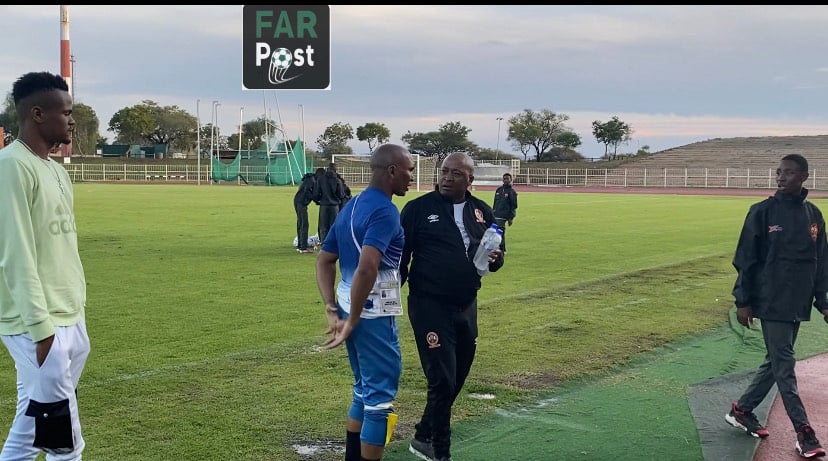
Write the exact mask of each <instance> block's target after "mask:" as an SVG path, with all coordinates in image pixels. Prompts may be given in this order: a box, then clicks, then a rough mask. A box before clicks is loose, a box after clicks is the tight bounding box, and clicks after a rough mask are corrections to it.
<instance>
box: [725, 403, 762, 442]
mask: <svg viewBox="0 0 828 461" xmlns="http://www.w3.org/2000/svg"><path fill="white" fill-rule="evenodd" d="M725 421H727V422H728V423H730V425H731V426H733V427H737V428H739V429H742V430H744V431H745V432H747V433H748V434H750V435H752V436H754V437H759V438H761V439H764V438H765V437H767V436H769V435H770V433H769V432H768V430H767V429H765V426H762V425H761V424H759V418H757V417H756V415H755V414H754V413H753V412H752V411H745V410H742V409H740V408H739V407H738V406H736V402H733V405H732V406H731V407H730V412H729V413H728V414H726V415H725Z"/></svg>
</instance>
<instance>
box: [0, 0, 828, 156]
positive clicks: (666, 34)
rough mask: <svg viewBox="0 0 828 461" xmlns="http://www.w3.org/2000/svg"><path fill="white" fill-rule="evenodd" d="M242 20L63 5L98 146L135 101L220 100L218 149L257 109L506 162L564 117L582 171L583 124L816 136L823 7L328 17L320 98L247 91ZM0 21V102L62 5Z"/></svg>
mask: <svg viewBox="0 0 828 461" xmlns="http://www.w3.org/2000/svg"><path fill="white" fill-rule="evenodd" d="M242 10H243V7H242V6H240V5H232V6H230V5H225V6H159V5H153V6H131V5H130V6H103V7H94V6H81V5H72V6H69V28H70V43H71V53H72V55H74V58H75V63H74V72H73V79H74V82H73V86H74V96H75V99H76V101H78V102H82V103H84V104H87V105H89V106H91V107H92V108H93V109H94V110H95V112H96V113H97V115H98V118H99V119H100V121H101V132H102V135H103V136H106V137H108V138H109V139H110V140H112V139H113V137H114V136H113V133H112V132H108V131H106V128H107V126H108V123H109V120H110V118H111V117H112V115H113V114H114V113H115V112H117V111H118V110H120V109H122V108H124V107H128V106H132V105H135V104H140V103H141V102H142V101H143V100H147V99H149V100H153V101H155V102H157V103H159V104H160V105H163V106H171V105H177V106H179V107H181V108H183V109H185V110H188V111H189V112H191V113H192V114H193V115H196V114H197V112H198V115H199V118H200V120H201V122H202V124H203V123H209V122H210V120H211V115H212V114H211V109H212V101H213V100H218V101H219V103H220V106H218V110H217V112H218V126H219V128H220V129H221V132H222V133H223V134H231V133H234V132H236V131H237V130H238V124H239V119H240V116H241V118H242V119H243V121H248V120H252V119H255V118H258V117H261V116H262V115H264V114H265V111H266V110H267V111H268V115H269V116H272V118H274V119H277V120H281V122H282V123H283V125H284V127H285V131H286V132H287V134H288V135H289V136H290V137H291V138H297V137H302V136H303V132H304V138H305V139H306V140H307V144H308V146H309V147H311V148H316V139H317V137H318V136H319V135H320V134H321V133H322V131H323V130H324V129H325V127H326V126H329V125H331V124H333V123H336V122H344V123H349V124H350V125H351V126H352V127H354V128H356V127H358V126H360V125H363V124H365V123H368V122H378V123H383V124H385V125H386V126H387V127H388V128H389V129H390V130H391V142H398V143H399V142H400V136H402V135H403V134H405V133H406V132H407V131H412V132H426V131H435V130H437V129H439V126H440V125H442V124H443V123H446V122H454V121H457V122H460V123H462V124H463V125H465V126H467V127H468V128H470V129H471V133H470V134H469V138H470V139H471V140H472V141H474V142H475V143H477V144H478V145H480V146H482V147H489V148H495V147H496V146H497V145H498V143H499V145H500V148H501V149H502V150H505V151H509V152H514V151H513V150H512V148H511V146H510V143H509V142H508V141H507V140H506V135H507V132H506V129H507V121H508V119H509V117H512V116H514V115H516V114H518V113H519V112H521V111H522V110H523V109H532V110H535V111H539V110H541V109H550V110H552V111H554V112H556V113H558V114H565V115H567V116H569V121H568V122H567V125H568V126H569V128H571V129H572V130H573V131H575V132H576V133H578V134H579V135H580V136H581V139H582V141H583V144H582V145H581V146H580V147H579V148H578V150H579V151H580V152H581V153H583V154H584V155H585V156H587V157H599V156H600V155H602V154H603V151H604V149H603V146H602V145H600V144H598V143H597V142H596V141H595V139H594V137H593V136H592V132H591V131H592V122H593V121H594V120H600V121H602V122H604V121H607V120H609V119H611V118H612V117H613V116H618V117H619V118H620V119H621V120H623V121H624V122H626V123H628V124H629V125H631V126H632V128H633V134H632V140H631V141H630V142H629V143H628V144H627V145H626V146H621V148H620V149H619V152H625V151H626V152H634V151H636V150H637V149H638V148H640V147H643V146H650V151H651V152H656V151H659V150H663V149H668V148H671V147H676V146H680V145H684V144H688V143H692V142H696V141H703V140H706V139H711V138H719V137H741V136H775V135H814V134H828V40H827V38H828V33H826V27H825V24H828V6H812V7H811V6H619V5H616V6H611V5H603V6H599V5H593V6H499V5H478V6H433V5H431V6H411V5H404V6H339V5H332V6H331V7H330V19H331V86H330V89H329V90H305V91H299V90H293V91H291V90H276V91H262V90H247V91H245V90H243V89H242V36H243V35H242V32H243V27H242ZM0 18H3V27H2V29H0V45H2V50H3V51H2V57H3V60H2V65H1V66H0V91H2V92H3V95H5V94H7V93H8V92H9V91H11V85H12V83H13V81H14V80H15V79H16V78H17V77H19V76H20V75H21V74H23V73H25V72H28V71H33V70H48V71H51V72H54V73H59V72H60V8H59V6H58V5H37V6H0ZM197 101H200V103H197ZM242 107H243V108H244V109H243V110H242V109H241V108H242ZM197 109H198V111H197ZM302 114H304V117H302V116H301V115H302ZM498 117H503V119H504V120H503V122H501V123H500V134H499V135H498V121H497V118H498ZM303 118H304V124H303V123H302V119H303ZM303 126H304V129H303ZM350 145H351V147H353V148H354V149H355V151H357V152H360V153H362V152H367V151H368V146H367V144H366V143H364V142H359V141H356V140H354V141H352V142H351V143H350Z"/></svg>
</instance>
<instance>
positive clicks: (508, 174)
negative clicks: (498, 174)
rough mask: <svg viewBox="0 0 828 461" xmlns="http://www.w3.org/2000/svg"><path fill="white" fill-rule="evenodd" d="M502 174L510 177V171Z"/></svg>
mask: <svg viewBox="0 0 828 461" xmlns="http://www.w3.org/2000/svg"><path fill="white" fill-rule="evenodd" d="M503 176H508V177H509V178H511V177H512V173H503Z"/></svg>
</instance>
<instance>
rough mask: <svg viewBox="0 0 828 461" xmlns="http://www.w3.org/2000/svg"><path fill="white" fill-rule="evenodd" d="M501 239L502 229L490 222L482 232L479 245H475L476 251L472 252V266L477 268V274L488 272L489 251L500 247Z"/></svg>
mask: <svg viewBox="0 0 828 461" xmlns="http://www.w3.org/2000/svg"><path fill="white" fill-rule="evenodd" d="M501 240H503V229H501V228H499V227H497V224H492V225H491V226H489V228H488V229H486V232H484V233H483V238H482V239H480V246H479V247H477V252H476V253H475V254H474V266H475V267H476V268H477V273H478V274H480V275H486V274H487V273H489V253H491V252H492V251H494V250H496V249H497V248H498V247H500V241H501Z"/></svg>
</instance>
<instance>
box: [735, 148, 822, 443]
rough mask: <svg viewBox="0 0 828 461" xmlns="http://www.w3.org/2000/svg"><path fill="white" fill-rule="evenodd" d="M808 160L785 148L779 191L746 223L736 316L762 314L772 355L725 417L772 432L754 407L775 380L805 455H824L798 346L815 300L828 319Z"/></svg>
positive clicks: (758, 433) (744, 320) (756, 432)
mask: <svg viewBox="0 0 828 461" xmlns="http://www.w3.org/2000/svg"><path fill="white" fill-rule="evenodd" d="M807 179H808V161H807V160H806V159H805V158H804V157H802V156H801V155H798V154H791V155H786V156H785V157H783V158H782V161H781V163H780V164H779V168H778V169H777V170H776V181H777V185H778V189H777V191H776V194H774V195H773V196H771V197H769V198H767V199H765V200H763V201H762V202H759V203H756V204H754V205H752V206H751V207H750V210H749V211H748V214H747V217H746V218H745V222H744V226H743V227H742V232H741V235H740V236H739V243H738V245H737V247H736V254H735V256H734V258H733V266H734V267H735V268H736V271H737V273H738V276H737V278H736V283H735V285H734V287H733V296H734V298H735V304H736V318H737V319H738V321H739V323H741V324H742V325H744V326H746V327H748V328H750V325H751V324H752V323H753V319H754V318H757V319H760V320H761V327H762V336H763V337H764V340H765V348H766V349H767V354H766V355H765V361H764V362H763V363H762V365H761V366H760V367H759V369H758V370H757V372H756V375H755V376H754V377H753V381H752V382H751V383H750V385H749V386H748V388H747V389H746V390H745V391H744V393H743V394H742V395H741V397H739V399H738V400H737V401H736V402H733V404H732V405H731V409H730V412H729V413H727V414H726V415H725V420H726V421H727V422H728V423H730V424H731V425H732V426H734V427H737V428H739V429H742V430H744V431H746V432H747V433H749V434H750V435H752V436H754V437H761V438H764V437H767V436H768V435H769V434H768V431H767V429H766V428H765V427H763V426H762V424H761V423H759V421H758V419H757V418H756V415H755V414H754V413H753V409H754V408H756V407H757V406H758V405H759V404H760V403H761V402H762V400H764V399H765V397H766V396H767V394H768V392H769V391H770V390H771V388H772V387H773V385H774V384H776V386H777V389H778V390H779V396H780V397H781V398H782V402H783V403H784V406H785V410H786V411H787V413H788V417H789V418H790V420H791V423H792V424H793V427H794V430H795V431H796V433H797V441H796V449H797V451H798V452H799V454H800V455H801V456H802V457H805V458H812V457H817V456H824V455H825V450H823V449H822V447H821V446H820V443H819V440H817V438H816V434H814V430H813V428H812V427H811V425H810V423H809V421H808V416H807V414H806V412H805V407H804V406H803V404H802V400H801V399H800V397H799V394H798V392H797V384H796V374H795V373H794V366H795V365H796V357H795V353H794V345H795V344H796V337H797V334H798V332H799V326H800V322H807V321H808V320H810V318H811V306H812V305H813V307H815V308H816V309H818V310H819V311H820V312H821V313H822V315H823V316H824V318H825V321H826V322H828V296H826V292H827V291H828V265H826V261H825V257H826V256H828V252H827V251H828V244H826V238H825V220H824V219H823V216H822V212H820V210H819V208H817V207H816V205H814V204H813V203H811V202H809V201H807V200H805V198H806V197H807V196H808V189H806V188H804V187H802V184H803V183H804V182H805V180H807Z"/></svg>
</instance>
